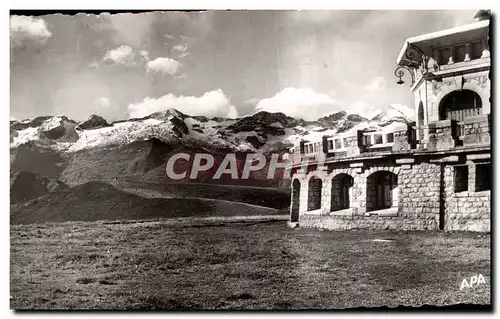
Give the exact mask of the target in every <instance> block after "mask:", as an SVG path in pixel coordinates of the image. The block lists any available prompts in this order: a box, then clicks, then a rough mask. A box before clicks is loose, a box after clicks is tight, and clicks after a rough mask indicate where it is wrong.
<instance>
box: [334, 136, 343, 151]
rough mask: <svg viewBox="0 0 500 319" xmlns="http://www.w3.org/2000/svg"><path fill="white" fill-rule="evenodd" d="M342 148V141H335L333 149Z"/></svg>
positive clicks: (338, 139)
mask: <svg viewBox="0 0 500 319" xmlns="http://www.w3.org/2000/svg"><path fill="white" fill-rule="evenodd" d="M341 148H342V140H341V139H340V138H337V139H335V149H337V150H338V149H341Z"/></svg>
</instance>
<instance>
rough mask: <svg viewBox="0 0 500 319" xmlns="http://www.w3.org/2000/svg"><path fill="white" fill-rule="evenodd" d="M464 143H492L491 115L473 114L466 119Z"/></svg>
mask: <svg viewBox="0 0 500 319" xmlns="http://www.w3.org/2000/svg"><path fill="white" fill-rule="evenodd" d="M463 126H464V128H463V130H464V145H476V144H490V143H491V139H490V117H489V115H480V116H473V117H469V118H466V119H464V124H463Z"/></svg>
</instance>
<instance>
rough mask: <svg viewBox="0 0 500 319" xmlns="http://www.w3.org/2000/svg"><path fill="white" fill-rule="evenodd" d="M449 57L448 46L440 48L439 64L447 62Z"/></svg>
mask: <svg viewBox="0 0 500 319" xmlns="http://www.w3.org/2000/svg"><path fill="white" fill-rule="evenodd" d="M450 57H451V50H450V49H449V48H446V49H441V50H439V51H438V59H439V64H448V62H449V60H450Z"/></svg>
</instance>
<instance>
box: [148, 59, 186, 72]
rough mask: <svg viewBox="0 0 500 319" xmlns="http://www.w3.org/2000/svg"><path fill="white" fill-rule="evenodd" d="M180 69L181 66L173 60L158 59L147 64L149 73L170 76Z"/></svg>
mask: <svg viewBox="0 0 500 319" xmlns="http://www.w3.org/2000/svg"><path fill="white" fill-rule="evenodd" d="M180 67H181V64H180V63H179V62H177V61H176V60H174V59H171V58H156V59H154V60H153V61H149V62H148V63H147V64H146V70H147V71H148V72H150V71H153V72H162V73H168V74H170V75H174V74H175V73H176V72H177V71H178V70H179V68H180Z"/></svg>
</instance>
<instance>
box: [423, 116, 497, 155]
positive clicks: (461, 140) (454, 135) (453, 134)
mask: <svg viewBox="0 0 500 319" xmlns="http://www.w3.org/2000/svg"><path fill="white" fill-rule="evenodd" d="M490 131H491V120H490V115H489V114H483V115H475V116H470V117H465V118H462V121H460V122H459V121H456V120H453V119H449V120H443V121H436V122H433V123H429V125H427V126H426V127H424V135H425V136H426V141H425V142H426V145H427V149H429V150H438V151H440V150H449V149H451V148H455V147H469V146H487V145H490V144H491V135H490Z"/></svg>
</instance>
